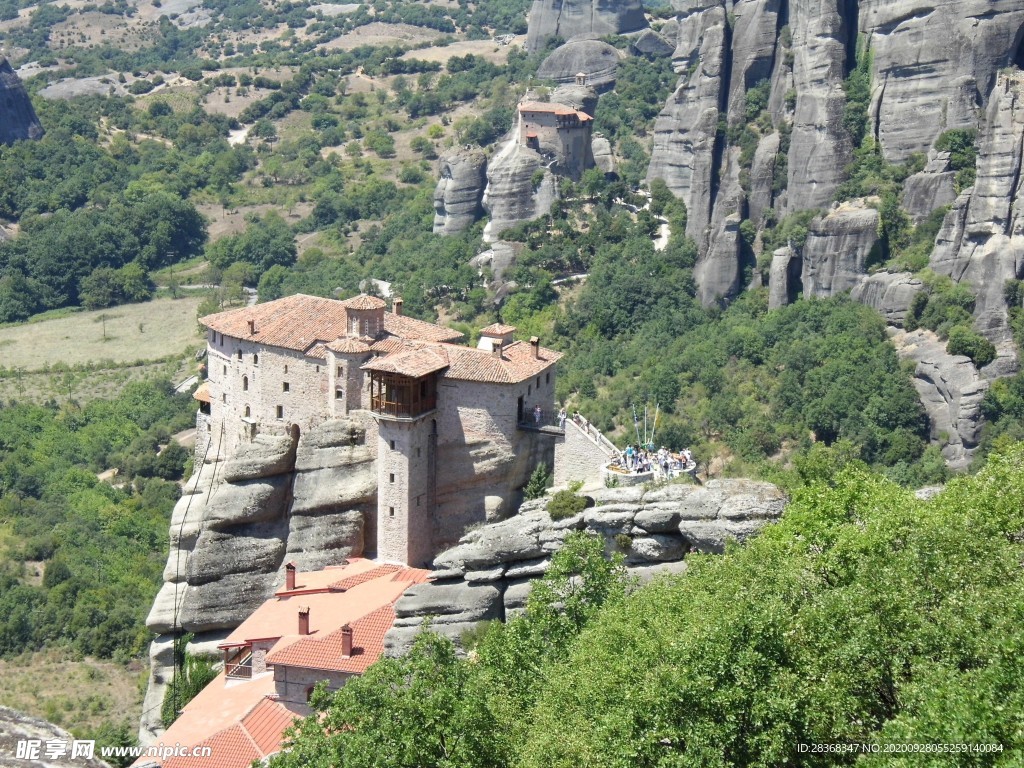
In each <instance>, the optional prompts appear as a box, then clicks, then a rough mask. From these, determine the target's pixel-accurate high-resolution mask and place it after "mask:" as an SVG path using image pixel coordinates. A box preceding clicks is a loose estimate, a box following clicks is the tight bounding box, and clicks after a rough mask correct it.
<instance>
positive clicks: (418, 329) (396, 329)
mask: <svg viewBox="0 0 1024 768" xmlns="http://www.w3.org/2000/svg"><path fill="white" fill-rule="evenodd" d="M384 330H385V331H387V332H388V333H390V334H391V335H392V336H399V337H401V338H403V339H418V340H421V341H461V340H462V339H463V335H462V334H461V333H459V332H458V331H456V330H454V329H452V328H444V327H442V326H440V325H434V324H433V323H426V322H424V321H423V320H417V319H416V318H415V317H408V316H407V315H396V314H395V313H394V312H385V313H384Z"/></svg>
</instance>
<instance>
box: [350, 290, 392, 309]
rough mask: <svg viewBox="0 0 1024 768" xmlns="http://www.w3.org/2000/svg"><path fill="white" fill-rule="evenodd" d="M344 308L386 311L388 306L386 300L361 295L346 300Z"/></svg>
mask: <svg viewBox="0 0 1024 768" xmlns="http://www.w3.org/2000/svg"><path fill="white" fill-rule="evenodd" d="M341 303H342V306H345V307H348V308H349V309H384V307H386V306H387V304H386V303H385V302H384V299H378V298H377V297H376V296H368V295H367V294H365V293H361V294H359V295H358V296H353V297H352V298H351V299H345V300H344V301H343V302H341Z"/></svg>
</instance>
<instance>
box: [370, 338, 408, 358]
mask: <svg viewBox="0 0 1024 768" xmlns="http://www.w3.org/2000/svg"><path fill="white" fill-rule="evenodd" d="M416 347H417V345H415V344H412V343H410V342H408V341H406V340H405V339H400V338H398V337H397V336H385V337H384V338H383V339H380V340H379V341H375V342H373V344H371V345H370V349H372V350H373V351H374V352H380V353H381V354H385V355H390V354H391V353H392V352H402V351H405V350H407V349H414V348H416Z"/></svg>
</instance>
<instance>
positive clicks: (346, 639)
mask: <svg viewBox="0 0 1024 768" xmlns="http://www.w3.org/2000/svg"><path fill="white" fill-rule="evenodd" d="M341 655H342V656H344V657H345V658H346V659H347V658H348V657H349V656H351V655H352V627H351V626H349V625H348V624H346V625H345V626H344V627H342V628H341Z"/></svg>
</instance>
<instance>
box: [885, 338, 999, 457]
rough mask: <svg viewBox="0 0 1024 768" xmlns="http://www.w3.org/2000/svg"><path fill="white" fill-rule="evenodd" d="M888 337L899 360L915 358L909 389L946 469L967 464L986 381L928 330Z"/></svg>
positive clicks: (978, 427) (979, 423)
mask: <svg viewBox="0 0 1024 768" xmlns="http://www.w3.org/2000/svg"><path fill="white" fill-rule="evenodd" d="M890 336H891V338H892V341H893V344H894V345H895V346H896V353H897V354H898V355H899V357H900V359H902V360H910V361H912V362H913V363H915V369H914V379H913V383H914V388H915V389H916V390H917V393H918V396H919V397H920V398H921V402H922V403H923V404H924V408H925V411H926V412H927V413H928V422H929V424H930V426H931V439H932V440H934V441H936V442H938V443H939V444H940V445H941V446H942V455H943V457H945V459H946V463H947V464H948V465H949V466H950V468H952V469H964V468H966V467H967V466H968V465H969V464H970V462H971V458H972V457H973V454H974V451H975V449H976V448H977V447H978V443H979V441H980V439H981V427H982V416H981V403H982V400H983V399H984V397H985V393H986V392H987V391H988V386H989V383H988V381H986V380H985V378H984V377H983V376H982V375H981V374H980V373H979V372H978V370H977V369H976V368H975V367H974V365H973V364H972V363H971V361H970V359H969V358H967V357H964V356H963V355H950V354H948V353H947V352H946V342H945V341H942V340H941V339H939V338H938V336H936V335H935V334H934V333H933V332H932V331H928V330H925V329H918V330H916V331H912V332H906V331H899V330H896V329H890Z"/></svg>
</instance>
